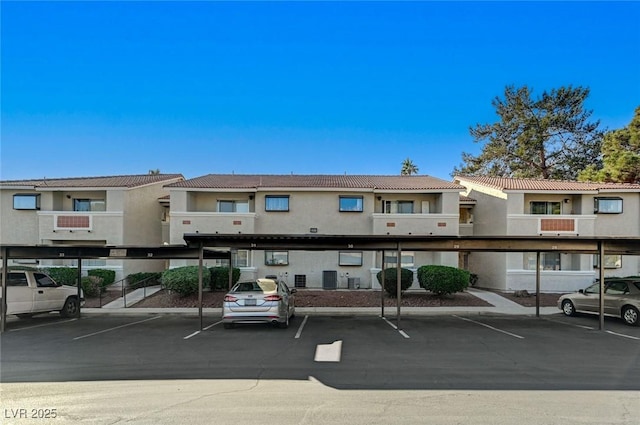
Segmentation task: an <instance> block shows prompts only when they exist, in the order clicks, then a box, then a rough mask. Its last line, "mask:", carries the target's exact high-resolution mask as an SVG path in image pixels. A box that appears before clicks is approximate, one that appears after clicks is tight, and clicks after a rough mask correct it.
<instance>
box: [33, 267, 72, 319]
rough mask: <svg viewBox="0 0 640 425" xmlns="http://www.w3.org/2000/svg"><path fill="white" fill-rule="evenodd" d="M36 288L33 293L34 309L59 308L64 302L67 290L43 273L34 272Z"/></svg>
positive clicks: (47, 309) (48, 309)
mask: <svg viewBox="0 0 640 425" xmlns="http://www.w3.org/2000/svg"><path fill="white" fill-rule="evenodd" d="M33 277H34V278H35V279H36V288H35V291H34V294H33V309H34V311H51V310H59V309H60V308H62V305H63V304H64V300H65V297H66V296H67V292H66V291H65V290H64V289H63V288H62V287H60V285H58V284H56V283H55V282H54V281H53V280H52V279H51V278H50V277H49V276H47V275H46V274H43V273H34V274H33Z"/></svg>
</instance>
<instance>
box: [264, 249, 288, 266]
mask: <svg viewBox="0 0 640 425" xmlns="http://www.w3.org/2000/svg"><path fill="white" fill-rule="evenodd" d="M264 264H265V265H267V266H288V265H289V252H288V251H265V252H264Z"/></svg>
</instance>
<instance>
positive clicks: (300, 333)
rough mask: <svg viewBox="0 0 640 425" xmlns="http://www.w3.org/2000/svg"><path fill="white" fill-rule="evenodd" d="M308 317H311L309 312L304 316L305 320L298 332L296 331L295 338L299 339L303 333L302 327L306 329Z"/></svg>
mask: <svg viewBox="0 0 640 425" xmlns="http://www.w3.org/2000/svg"><path fill="white" fill-rule="evenodd" d="M307 319H309V315H308V314H307V315H306V316H304V320H303V321H302V323H301V324H300V327H299V328H298V332H296V336H294V338H295V339H299V338H300V335H302V329H304V325H306V324H307Z"/></svg>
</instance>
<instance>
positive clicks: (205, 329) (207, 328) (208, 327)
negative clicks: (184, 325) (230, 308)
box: [202, 320, 222, 331]
mask: <svg viewBox="0 0 640 425" xmlns="http://www.w3.org/2000/svg"><path fill="white" fill-rule="evenodd" d="M220 323H222V320H219V321H217V322H216V323H213V324H211V325H209V326H207V327H206V328H203V329H202V330H203V331H208V330H209V329H211V328H212V327H214V326H216V325H219V324H220Z"/></svg>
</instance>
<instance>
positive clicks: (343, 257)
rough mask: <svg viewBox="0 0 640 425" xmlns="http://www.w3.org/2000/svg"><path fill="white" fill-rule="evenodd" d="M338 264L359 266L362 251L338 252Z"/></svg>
mask: <svg viewBox="0 0 640 425" xmlns="http://www.w3.org/2000/svg"><path fill="white" fill-rule="evenodd" d="M338 264H340V265H341V266H361V265H362V252H340V253H339V255H338Z"/></svg>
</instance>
